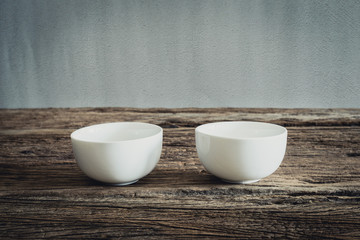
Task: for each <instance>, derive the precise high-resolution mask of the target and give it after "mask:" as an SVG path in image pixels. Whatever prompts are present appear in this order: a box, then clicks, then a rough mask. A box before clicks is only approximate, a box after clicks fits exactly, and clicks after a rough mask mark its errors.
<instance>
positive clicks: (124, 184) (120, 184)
mask: <svg viewBox="0 0 360 240" xmlns="http://www.w3.org/2000/svg"><path fill="white" fill-rule="evenodd" d="M137 181H139V179H136V180H134V181H130V182H124V183H108V185H111V186H126V185H130V184H133V183H136V182H137Z"/></svg>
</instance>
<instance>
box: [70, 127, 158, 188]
mask: <svg viewBox="0 0 360 240" xmlns="http://www.w3.org/2000/svg"><path fill="white" fill-rule="evenodd" d="M162 137H163V130H162V128H161V127H159V126H157V125H153V124H148V123H140V122H117V123H104V124H98V125H93V126H89V127H84V128H81V129H79V130H76V131H75V132H73V133H72V134H71V142H72V146H73V151H74V155H75V158H76V161H77V164H78V166H79V167H80V169H81V170H82V171H83V172H84V173H85V174H86V175H88V176H89V177H90V178H93V179H95V180H98V181H101V182H105V183H109V184H114V185H127V184H131V183H134V182H136V181H138V180H139V179H140V178H142V177H144V176H146V175H147V174H149V173H150V172H151V171H152V170H153V169H154V168H155V166H156V164H157V162H158V161H159V158H160V155H161V149H162Z"/></svg>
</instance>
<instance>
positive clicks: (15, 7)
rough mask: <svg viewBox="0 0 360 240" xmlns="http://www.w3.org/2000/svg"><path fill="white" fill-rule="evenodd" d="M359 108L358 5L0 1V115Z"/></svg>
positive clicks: (283, 0) (337, 0)
mask: <svg viewBox="0 0 360 240" xmlns="http://www.w3.org/2000/svg"><path fill="white" fill-rule="evenodd" d="M87 106H90V107H98V106H127V107H295V108H297V107H360V1H359V0H353V1H351V0H344V1H341V0H333V1H320V0H319V1H314V0H311V1H301V0H296V1H295V0H294V1H291V0H272V1H271V0H263V1H256V0H253V1H250V0H244V1H225V0H224V1H221V0H218V1H202V0H200V1H196V0H195V1H183V0H179V1H173V0H168V1H153V0H147V1H134V0H129V1H107V0H105V1H64V0H61V1H58V0H48V1H40V0H38V1H34V0H24V1H18V0H15V1H14V0H9V1H4V0H1V1H0V107H1V108H27V107H87Z"/></svg>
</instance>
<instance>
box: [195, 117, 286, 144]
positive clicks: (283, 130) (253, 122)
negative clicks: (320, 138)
mask: <svg viewBox="0 0 360 240" xmlns="http://www.w3.org/2000/svg"><path fill="white" fill-rule="evenodd" d="M236 123H245V124H249V123H252V124H259V125H267V126H272V127H276V128H278V129H281V130H282V132H281V133H279V134H274V135H270V136H263V137H227V136H219V135H216V134H211V133H205V132H204V131H202V128H205V127H206V126H210V125H215V124H236ZM195 133H196V134H198V133H199V134H203V135H207V136H210V137H213V138H219V139H228V140H260V139H269V138H274V137H279V136H282V135H284V134H285V135H287V133H288V131H287V129H286V128H285V127H283V126H280V125H278V124H274V123H268V122H257V121H220V122H210V123H205V124H202V125H199V126H197V127H196V128H195Z"/></svg>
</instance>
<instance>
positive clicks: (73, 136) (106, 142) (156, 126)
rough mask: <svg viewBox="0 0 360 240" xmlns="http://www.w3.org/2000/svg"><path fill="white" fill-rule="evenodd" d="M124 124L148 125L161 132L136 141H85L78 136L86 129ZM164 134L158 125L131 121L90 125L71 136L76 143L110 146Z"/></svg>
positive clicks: (131, 140)
mask: <svg viewBox="0 0 360 240" xmlns="http://www.w3.org/2000/svg"><path fill="white" fill-rule="evenodd" d="M122 124H139V125H146V126H151V127H152V128H154V129H155V128H156V129H157V130H159V131H158V132H156V133H155V134H152V135H150V136H147V137H139V138H135V139H129V140H118V141H99V140H88V139H83V138H79V137H77V136H76V135H77V134H79V132H81V131H84V130H86V129H90V128H94V127H99V126H102V125H122ZM162 133H163V129H162V127H160V126H158V125H156V124H152V123H145V122H130V121H125V122H106V123H99V124H93V125H89V126H85V127H82V128H79V129H76V130H75V131H73V132H72V133H71V134H70V138H71V140H75V141H79V142H88V143H99V144H110V143H125V142H134V141H139V140H143V139H147V138H152V137H155V136H157V135H159V134H161V135H162Z"/></svg>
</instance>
